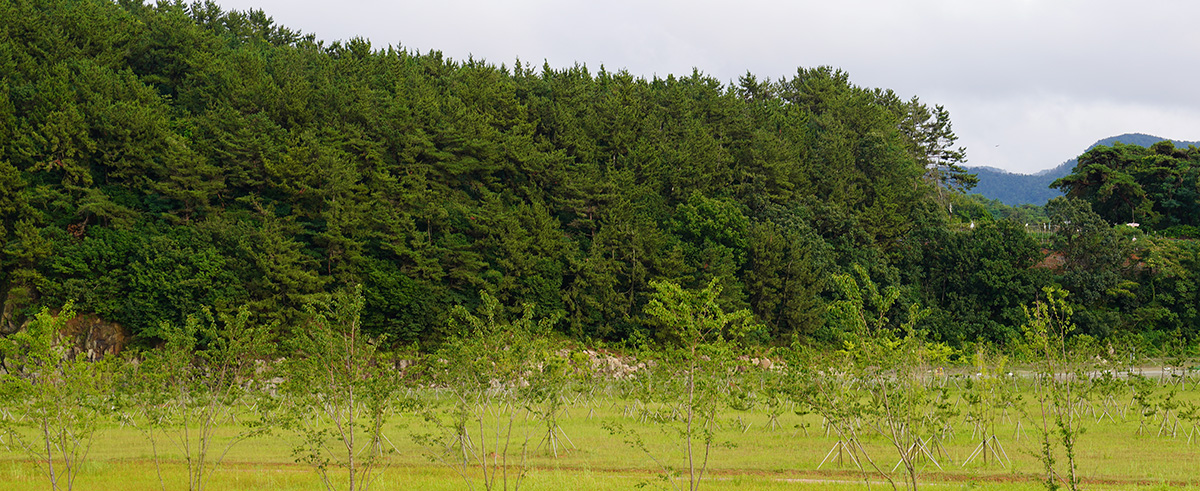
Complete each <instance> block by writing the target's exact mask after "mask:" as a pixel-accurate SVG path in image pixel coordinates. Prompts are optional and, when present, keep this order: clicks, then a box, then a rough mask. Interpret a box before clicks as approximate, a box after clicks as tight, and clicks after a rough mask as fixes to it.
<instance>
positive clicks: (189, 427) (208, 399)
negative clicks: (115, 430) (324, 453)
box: [125, 308, 268, 491]
mask: <svg viewBox="0 0 1200 491" xmlns="http://www.w3.org/2000/svg"><path fill="white" fill-rule="evenodd" d="M202 315H203V317H201V316H198V315H190V316H188V317H187V320H186V321H185V322H184V323H183V324H182V325H179V324H164V325H163V326H162V327H161V328H160V332H161V333H162V336H163V345H162V347H160V348H158V349H154V350H149V351H147V352H146V353H145V355H144V359H143V361H142V362H140V363H137V364H131V365H130V366H129V367H127V372H128V373H127V375H128V376H129V379H128V380H127V381H126V382H127V383H128V386H127V388H128V389H131V392H130V393H129V394H126V395H127V400H128V401H129V402H130V403H131V404H132V406H133V408H134V409H135V411H133V413H134V414H140V415H141V416H140V417H136V416H133V415H127V416H126V418H125V419H126V422H129V423H132V424H133V425H134V426H135V427H137V428H138V429H139V430H141V431H142V433H143V434H144V435H146V437H147V439H148V440H150V441H151V448H152V450H153V452H154V457H155V466H156V467H158V466H160V461H161V460H162V458H163V456H164V455H163V454H160V453H159V447H158V442H160V441H161V442H163V443H165V444H166V445H165V446H166V447H167V448H169V449H173V450H174V453H175V454H176V455H182V458H183V460H184V464H185V468H186V469H187V483H188V484H187V487H188V489H189V490H193V491H200V490H203V489H205V488H206V487H207V485H208V483H209V482H210V481H211V478H212V474H213V472H214V471H215V470H216V469H217V467H219V466H220V465H221V463H222V462H223V461H224V459H225V456H226V455H228V453H229V450H230V449H231V448H233V446H234V445H235V444H237V443H239V442H242V441H245V440H246V439H249V438H252V437H256V436H261V435H262V434H264V433H265V432H266V431H267V430H268V426H267V425H266V424H265V421H264V420H263V418H262V416H264V415H258V416H259V417H258V418H256V417H255V415H253V414H245V413H241V414H239V412H240V411H239V408H240V407H243V405H244V404H245V405H247V406H249V407H254V408H261V407H264V406H260V405H259V404H258V403H257V401H255V399H256V396H259V395H264V394H263V393H261V392H259V389H260V388H261V384H262V383H263V382H264V381H263V380H261V374H260V373H258V371H257V370H256V369H257V368H258V366H259V365H258V363H259V362H261V361H262V359H263V358H266V355H268V353H267V351H268V348H267V340H268V338H267V334H268V329H267V326H257V325H253V324H251V322H250V314H249V312H248V311H247V310H246V309H245V308H242V309H240V310H239V311H238V312H237V314H236V315H220V316H219V318H218V316H216V315H213V314H212V313H211V312H209V311H207V310H205V311H204V312H202ZM239 416H240V417H239ZM228 419H232V420H235V421H238V422H239V423H240V424H241V425H243V426H244V430H243V431H241V432H239V433H238V434H237V435H236V436H235V437H234V438H232V439H229V440H226V441H224V442H221V440H222V439H220V438H218V433H219V432H220V430H223V429H224V428H225V424H226V421H227V420H228ZM164 453H166V452H164ZM168 455H169V454H168ZM159 478H160V480H161V479H162V472H161V468H160V470H159ZM160 485H161V486H162V487H163V489H166V487H167V486H166V483H165V482H162V481H160Z"/></svg>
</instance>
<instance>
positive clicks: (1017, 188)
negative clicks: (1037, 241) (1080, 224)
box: [970, 133, 1200, 206]
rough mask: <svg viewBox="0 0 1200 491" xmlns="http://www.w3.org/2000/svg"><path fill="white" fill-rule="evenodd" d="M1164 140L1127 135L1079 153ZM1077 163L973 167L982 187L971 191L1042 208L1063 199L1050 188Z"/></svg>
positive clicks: (1182, 144)
mask: <svg viewBox="0 0 1200 491" xmlns="http://www.w3.org/2000/svg"><path fill="white" fill-rule="evenodd" d="M1163 140H1166V138H1161V137H1157V136H1152V135H1145V134H1142V133H1126V134H1124V135H1118V136H1110V137H1108V138H1105V139H1103V140H1100V141H1098V142H1096V143H1093V144H1092V145H1091V146H1089V147H1087V148H1086V149H1084V150H1083V151H1082V152H1079V153H1080V154H1082V153H1084V152H1087V151H1088V150H1091V149H1092V148H1095V147H1098V146H1111V145H1112V144H1113V143H1117V142H1120V143H1124V144H1126V145H1138V146H1142V147H1149V146H1150V145H1153V144H1155V143H1158V142H1160V141H1163ZM1171 142H1172V143H1174V144H1175V146H1177V147H1185V148H1186V147H1187V146H1188V145H1196V146H1200V142H1194V141H1193V142H1189V141H1180V140H1171ZM1077 163H1079V160H1078V159H1077V158H1076V159H1071V160H1068V161H1066V162H1063V163H1062V164H1060V165H1059V166H1058V167H1054V168H1052V169H1045V170H1041V171H1038V172H1036V173H1034V174H1015V173H1012V172H1008V171H1006V170H1002V169H997V168H995V167H986V166H980V167H971V168H970V171H971V172H972V173H974V174H975V175H976V176H978V177H979V184H978V185H976V186H975V188H974V189H972V190H971V192H972V193H978V194H982V195H983V196H984V197H986V198H989V199H998V200H1000V202H1002V203H1004V204H1006V205H1009V206H1017V205H1022V204H1026V203H1030V204H1034V205H1038V206H1041V205H1044V204H1046V202H1047V201H1050V198H1053V197H1055V196H1062V192H1060V191H1059V190H1057V189H1050V183H1052V182H1054V181H1055V180H1056V179H1058V178H1060V177H1063V176H1066V175H1067V174H1070V173H1071V171H1072V170H1074V169H1075V164H1077Z"/></svg>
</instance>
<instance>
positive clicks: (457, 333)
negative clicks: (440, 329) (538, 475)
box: [414, 292, 566, 490]
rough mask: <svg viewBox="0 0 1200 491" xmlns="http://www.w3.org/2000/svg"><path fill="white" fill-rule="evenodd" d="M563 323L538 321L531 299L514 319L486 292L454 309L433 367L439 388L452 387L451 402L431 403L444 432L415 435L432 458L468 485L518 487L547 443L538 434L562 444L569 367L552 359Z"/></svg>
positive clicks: (430, 415) (429, 411) (430, 412)
mask: <svg viewBox="0 0 1200 491" xmlns="http://www.w3.org/2000/svg"><path fill="white" fill-rule="evenodd" d="M557 321H558V318H557V317H555V316H551V317H545V318H542V319H535V318H534V307H533V306H532V305H526V306H525V308H524V310H523V314H522V316H521V317H520V318H518V319H514V320H512V321H508V320H506V319H504V309H503V308H502V306H501V305H500V302H499V301H498V300H496V298H495V297H493V296H491V295H489V294H487V293H486V292H482V293H480V305H479V307H478V309H477V310H476V311H475V313H471V312H469V311H468V310H467V309H466V308H464V307H462V306H458V307H455V309H454V310H453V311H452V313H451V319H450V333H451V334H452V336H451V338H450V339H449V340H447V341H446V342H445V343H444V345H443V346H442V347H441V349H439V350H438V351H437V352H435V353H434V354H433V355H432V356H431V357H430V359H431V361H430V363H429V366H428V367H427V368H428V370H429V372H430V378H431V379H432V381H433V382H434V383H435V384H436V385H437V387H438V388H440V389H443V390H444V391H446V392H447V393H449V395H450V398H451V402H450V404H451V407H450V408H449V409H448V410H443V409H442V408H438V407H435V406H433V405H430V406H426V407H425V411H424V415H425V418H426V419H427V420H428V421H430V422H432V423H434V424H435V426H437V427H438V428H439V429H440V430H442V433H440V434H431V435H416V436H415V437H414V438H415V439H416V440H417V442H418V443H420V444H422V445H424V446H425V447H426V448H428V449H429V451H430V453H431V457H432V458H434V459H435V460H439V461H442V462H444V463H446V464H448V465H450V466H451V467H453V468H454V469H455V470H457V471H458V473H459V475H460V477H461V478H462V479H463V481H464V482H465V483H466V485H467V487H470V488H473V487H475V486H476V485H477V484H481V485H482V486H483V488H484V489H487V490H494V489H504V490H508V489H514V490H515V489H519V488H520V486H521V484H522V482H523V481H524V478H525V476H526V475H527V473H528V470H529V468H528V456H529V452H530V451H531V450H533V448H534V446H535V445H536V444H537V443H538V442H539V441H540V440H535V438H538V437H539V436H545V437H547V438H552V439H553V440H552V441H551V442H549V443H550V444H551V445H554V444H555V443H554V442H555V441H556V438H557V437H556V436H555V433H554V432H555V430H556V429H558V427H557V420H556V419H555V418H556V417H557V414H558V412H559V410H561V406H560V405H559V401H560V399H559V396H561V395H562V391H563V384H564V383H565V382H566V379H565V374H564V373H563V370H564V368H565V367H564V366H563V365H562V364H561V362H560V361H554V360H552V357H554V356H556V355H555V354H553V353H552V351H551V350H550V349H549V340H548V335H549V333H550V330H551V328H552V327H553V325H554V324H555V323H556V322H557ZM531 416H533V417H534V419H535V421H532V422H531V421H530V417H531ZM538 417H541V418H542V420H541V421H538V420H537V418H538ZM510 459H512V460H513V462H510Z"/></svg>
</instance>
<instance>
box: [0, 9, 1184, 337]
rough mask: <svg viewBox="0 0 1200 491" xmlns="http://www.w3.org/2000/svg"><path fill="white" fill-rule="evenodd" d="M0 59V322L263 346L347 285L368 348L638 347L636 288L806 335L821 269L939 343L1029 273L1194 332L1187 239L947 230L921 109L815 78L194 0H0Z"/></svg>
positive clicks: (950, 172)
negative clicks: (453, 325)
mask: <svg viewBox="0 0 1200 491" xmlns="http://www.w3.org/2000/svg"><path fill="white" fill-rule="evenodd" d="M0 74H2V76H3V78H2V80H0V240H2V244H3V252H2V254H3V255H2V256H0V299H2V300H3V303H4V314H5V319H4V320H5V323H4V324H5V325H6V326H5V327H6V328H7V329H10V330H11V329H12V328H15V327H17V326H19V325H20V324H21V322H22V321H23V319H25V318H26V317H27V316H29V315H30V314H31V313H32V312H33V311H35V309H37V308H39V307H40V306H52V307H57V306H62V305H64V304H65V303H67V302H74V303H75V306H76V308H77V309H79V310H81V311H84V312H90V313H94V314H95V315H97V316H99V317H100V318H103V319H106V320H110V321H113V322H116V323H119V324H120V325H122V326H124V327H125V328H126V329H128V330H129V332H130V333H131V334H132V335H133V336H134V337H135V338H136V339H138V340H141V341H142V342H143V343H154V342H155V341H156V340H157V339H158V338H159V329H160V326H161V325H162V323H164V322H170V323H178V322H182V319H183V318H184V317H186V316H187V315H189V314H192V313H195V312H197V311H200V310H201V309H203V308H205V307H208V308H212V309H216V310H217V311H223V312H229V311H232V310H233V309H236V308H239V307H241V306H247V307H249V309H250V312H251V314H252V317H253V320H254V321H255V322H258V323H263V324H269V325H272V326H273V329H274V331H275V333H276V335H277V336H281V337H286V336H288V335H289V333H290V332H292V330H293V329H296V328H297V327H298V326H300V320H301V319H302V318H303V310H304V306H305V305H306V304H307V303H308V302H310V301H312V300H314V299H317V298H320V297H322V296H323V295H326V294H328V293H330V292H332V291H335V290H338V289H341V288H344V287H347V286H349V285H356V284H361V285H363V291H364V294H365V296H366V308H365V311H364V323H365V326H366V327H367V328H368V330H370V331H371V332H373V333H379V334H388V335H389V336H390V339H392V340H393V341H395V342H426V343H428V342H436V341H437V340H438V339H439V338H440V336H442V335H443V334H444V330H445V327H444V326H445V325H446V324H445V322H444V321H445V316H446V314H447V312H448V311H449V309H450V308H451V307H452V306H454V305H459V304H462V305H467V306H471V305H473V304H474V303H476V302H478V299H479V298H480V297H479V292H480V291H487V292H489V293H490V294H491V295H492V296H494V297H495V298H497V299H499V301H500V302H501V303H502V304H503V305H504V306H506V308H508V309H509V310H510V312H514V313H515V312H519V311H520V309H521V308H522V305H524V304H527V303H528V304H532V305H534V306H535V307H536V309H537V310H538V312H539V314H556V315H560V316H561V319H562V320H561V321H560V322H559V323H558V325H557V328H558V329H559V330H560V331H561V332H563V333H564V334H566V335H569V336H573V337H576V338H578V339H589V338H591V339H606V340H613V341H620V340H629V339H634V340H636V339H653V338H654V337H655V335H656V334H655V330H654V326H653V324H648V323H647V322H646V315H645V313H644V312H643V307H644V306H645V305H646V302H647V300H648V298H649V295H650V294H651V292H652V288H651V287H650V285H649V282H650V281H652V280H656V279H666V280H672V281H675V282H678V283H680V284H682V285H683V286H684V287H687V288H700V287H703V286H704V285H706V284H707V283H708V282H709V281H710V280H712V279H714V278H715V279H717V280H719V282H720V284H721V285H722V287H723V288H722V292H723V293H722V295H723V296H722V299H721V300H722V302H723V303H725V304H726V307H728V308H730V309H733V308H743V307H747V308H750V309H751V311H752V312H753V313H754V315H755V317H756V319H757V321H758V322H761V323H762V324H764V325H765V326H767V328H768V332H767V333H766V334H765V336H766V339H764V340H763V341H768V342H770V341H778V342H786V341H788V340H790V339H791V337H792V335H797V336H799V337H800V338H801V339H809V340H814V341H832V340H836V339H837V337H838V333H837V332H836V331H835V330H834V329H833V328H832V327H830V326H829V324H828V323H827V322H825V320H826V316H827V309H826V307H825V305H826V304H827V303H828V302H830V301H832V300H834V299H836V298H837V295H839V294H838V293H835V289H834V288H832V287H831V285H827V284H826V281H827V278H829V277H830V276H831V275H832V274H834V273H840V272H850V271H854V269H855V268H854V266H855V265H858V266H862V268H863V269H862V270H863V271H864V272H865V273H866V274H867V275H869V276H870V277H871V278H872V280H873V281H874V282H877V283H878V284H880V285H885V286H895V287H898V288H899V291H900V292H901V301H900V302H899V303H898V304H897V307H896V308H897V309H900V308H903V307H902V306H903V305H908V304H912V303H921V304H923V305H926V306H928V307H930V308H932V309H933V312H934V315H932V316H931V317H930V318H928V319H927V321H926V326H925V328H927V329H928V330H930V332H931V333H932V334H933V335H934V336H935V337H937V338H940V339H943V340H946V341H948V342H951V343H962V342H972V341H975V340H994V341H999V342H1004V341H1005V340H1006V339H1010V338H1011V337H1012V336H1015V335H1017V333H1019V326H1020V324H1021V323H1022V322H1023V319H1024V317H1023V316H1024V314H1023V312H1022V307H1021V306H1022V305H1025V304H1028V303H1029V302H1030V301H1032V300H1033V299H1035V298H1036V297H1037V296H1038V292H1039V288H1040V287H1041V286H1043V285H1045V284H1049V283H1050V282H1052V281H1060V280H1056V278H1059V276H1058V275H1065V276H1062V278H1067V279H1064V280H1061V281H1062V282H1063V283H1064V284H1066V285H1067V286H1068V287H1069V288H1072V294H1073V295H1075V296H1074V297H1072V298H1073V299H1078V301H1079V302H1080V303H1079V305H1080V306H1081V307H1083V310H1086V311H1087V312H1088V313H1089V314H1087V315H1091V317H1087V315H1084V316H1083V317H1085V320H1084V321H1081V326H1082V327H1083V328H1084V329H1085V330H1086V331H1087V332H1092V333H1094V334H1097V335H1104V334H1108V333H1110V332H1114V331H1120V332H1126V333H1142V332H1149V331H1154V332H1168V331H1171V330H1174V331H1177V332H1182V333H1183V335H1188V336H1190V335H1192V334H1193V333H1194V332H1195V324H1194V323H1195V321H1196V320H1195V315H1194V313H1185V312H1183V311H1177V310H1172V309H1173V308H1174V303H1172V304H1171V305H1167V306H1164V304H1163V302H1164V301H1165V300H1161V299H1160V298H1159V297H1161V296H1162V295H1163V294H1162V293H1161V292H1163V291H1164V290H1165V289H1169V288H1175V286H1174V283H1171V282H1173V281H1176V279H1178V281H1184V277H1186V281H1189V282H1190V281H1191V279H1190V278H1191V275H1192V273H1191V272H1192V271H1194V266H1193V264H1194V254H1193V253H1192V252H1191V249H1190V246H1182V245H1180V246H1174V245H1173V246H1171V247H1176V248H1187V252H1186V259H1178V260H1177V261H1176V262H1177V263H1179V264H1180V266H1179V268H1178V269H1176V270H1171V271H1173V272H1172V273H1170V274H1172V275H1175V276H1171V277H1169V278H1168V277H1153V278H1151V277H1149V276H1146V275H1147V274H1149V273H1148V270H1145V269H1139V268H1137V267H1135V266H1136V265H1131V264H1130V263H1129V262H1128V261H1125V260H1124V258H1128V257H1130V256H1129V255H1128V254H1132V252H1130V251H1126V250H1125V249H1120V250H1110V249H1111V248H1110V249H1105V250H1104V251H1103V253H1104V254H1106V255H1105V256H1104V257H1105V258H1107V259H1106V261H1107V262H1104V261H1096V260H1093V255H1094V254H1100V252H1097V251H1096V250H1094V249H1088V247H1093V248H1094V247H1102V246H1103V247H1107V246H1106V245H1104V244H1108V243H1107V242H1103V241H1102V240H1100V239H1099V238H1097V237H1098V236H1094V234H1115V233H1118V232H1117V231H1114V230H1113V229H1111V228H1107V227H1104V228H1097V229H1095V230H1091V231H1090V232H1084V234H1087V233H1092V234H1093V235H1085V236H1079V235H1071V236H1069V237H1065V236H1064V237H1062V238H1061V239H1062V240H1063V241H1064V242H1062V243H1061V244H1058V243H1056V245H1059V246H1061V247H1062V248H1064V251H1067V252H1064V254H1067V255H1068V262H1067V266H1065V267H1064V268H1063V269H1058V270H1053V269H1045V268H1034V267H1033V266H1034V265H1035V264H1037V263H1039V262H1040V261H1042V259H1043V257H1044V253H1043V252H1042V251H1041V250H1040V249H1039V246H1038V245H1037V242H1036V241H1035V240H1034V239H1033V238H1031V237H1030V236H1029V235H1027V234H1026V233H1025V231H1024V229H1023V228H1022V227H1020V226H1018V225H1017V224H1015V223H1014V222H996V223H982V224H981V226H980V227H977V228H973V229H970V230H969V231H961V232H960V231H956V230H959V229H958V228H957V227H951V226H950V224H949V222H950V220H951V219H950V217H949V216H948V215H947V214H946V210H947V206H946V205H947V204H949V203H951V202H953V201H954V200H961V197H960V196H959V195H958V194H957V190H958V189H961V188H962V187H964V186H966V185H969V184H970V180H971V176H970V175H967V174H965V172H963V171H962V169H961V168H960V167H959V166H958V164H960V163H962V162H963V159H964V157H963V155H962V150H961V149H957V148H954V143H955V138H954V135H953V132H952V131H951V127H950V120H949V115H948V114H947V113H946V112H945V111H944V110H943V109H942V108H941V107H936V106H935V107H929V106H927V105H925V104H924V103H922V102H921V101H919V100H918V99H916V98H908V97H907V96H905V97H902V96H900V95H897V94H894V93H893V92H891V91H888V90H881V89H870V88H863V87H859V86H856V85H854V84H853V83H852V82H851V81H850V79H849V76H848V75H847V74H846V73H844V72H841V71H839V70H836V69H832V68H824V67H822V68H801V69H798V70H797V72H796V74H795V75H792V76H790V77H786V78H783V79H780V80H761V79H759V78H757V77H755V76H753V75H750V74H747V75H746V76H744V77H742V78H741V79H740V80H739V81H738V82H736V83H733V84H730V85H726V84H723V83H722V82H720V81H718V80H715V79H713V78H711V77H707V76H705V75H703V74H702V73H700V72H695V73H692V74H687V75H682V76H668V77H666V78H654V79H644V78H639V77H635V76H632V75H630V74H629V73H626V72H623V71H609V70H607V69H605V68H603V67H601V68H599V69H592V68H590V67H584V66H575V67H571V68H565V69H559V68H552V67H550V66H541V67H534V66H530V65H528V64H526V63H524V62H521V61H513V62H508V63H506V64H497V63H496V62H495V61H494V60H489V61H483V60H450V59H447V58H445V57H443V56H442V55H441V54H440V53H438V52H429V53H417V52H413V51H411V50H407V49H404V48H403V47H381V46H373V45H371V44H370V43H369V42H368V41H366V40H363V39H354V40H350V41H348V42H336V43H325V42H321V41H318V40H316V39H314V38H313V37H312V36H306V35H303V34H301V33H298V32H294V31H292V30H289V29H287V28H285V27H282V26H278V25H276V24H274V23H273V22H272V21H271V19H270V17H269V16H268V15H266V14H264V13H262V12H248V13H242V12H223V11H221V10H220V9H219V8H218V7H216V6H215V5H213V4H196V5H191V6H185V5H181V4H160V5H157V6H147V5H142V4H141V3H140V2H138V1H137V0H121V1H119V2H117V3H113V2H110V1H107V0H8V1H5V2H3V3H0ZM1084 206H1085V207H1086V205H1084ZM1057 213H1060V214H1071V217H1073V218H1072V219H1073V220H1075V221H1073V223H1083V222H1080V221H1078V220H1086V219H1088V217H1091V216H1094V214H1091V215H1089V213H1091V212H1090V211H1089V210H1087V209H1084V208H1079V207H1066V208H1063V209H1062V210H1059V211H1057ZM1104 237H1108V236H1107V235H1105V236H1104ZM1056 240H1057V239H1056ZM1097 241H1099V242H1097ZM1148 242H1149V241H1143V242H1141V243H1139V246H1141V245H1144V244H1148ZM1128 243H1129V242H1128V241H1125V242H1121V244H1123V245H1122V246H1121V247H1125V245H1124V244H1128ZM1096 244H1101V245H1096ZM1071 254H1076V256H1072V255H1071ZM1122 254H1125V255H1123V256H1122ZM1172 254H1174V253H1172ZM1179 254H1184V253H1183V252H1180V253H1179ZM1172 257H1174V256H1172ZM1155 271H1158V270H1155ZM1071 275H1076V276H1078V275H1085V276H1087V278H1088V279H1081V280H1078V281H1074V280H1070V278H1074V277H1075V276H1071ZM1088 275H1091V276H1088ZM1093 277H1094V278H1093ZM1095 278H1102V279H1103V281H1100V280H1096V279H1095ZM1147 278H1150V279H1147ZM1164 278H1166V279H1164ZM1173 278H1176V279H1173ZM1072 281H1074V282H1072ZM1168 283H1170V284H1168ZM1189 284H1190V283H1189ZM1143 289H1144V290H1145V291H1147V292H1149V291H1155V292H1159V293H1158V294H1157V295H1158V296H1155V295H1154V294H1150V295H1145V294H1143V293H1142V292H1143ZM1177 289H1178V291H1179V293H1178V294H1175V296H1173V297H1172V298H1171V300H1170V302H1176V303H1178V302H1181V303H1183V304H1188V302H1194V301H1195V298H1194V297H1195V293H1194V291H1195V290H1194V289H1188V288H1187V287H1185V286H1178V287H1177ZM1146 309H1150V310H1146ZM1146 312H1152V313H1150V314H1147V313H1146ZM1164 312H1166V313H1164ZM1188 312H1191V311H1188ZM1160 314H1161V315H1160ZM896 317H897V318H898V317H899V315H896ZM1087 319H1093V321H1088V320H1087ZM1147 319H1149V320H1147Z"/></svg>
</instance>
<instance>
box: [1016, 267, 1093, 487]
mask: <svg viewBox="0 0 1200 491" xmlns="http://www.w3.org/2000/svg"><path fill="white" fill-rule="evenodd" d="M1042 292H1043V295H1044V296H1045V298H1044V299H1042V300H1037V301H1035V302H1034V304H1033V306H1032V307H1026V308H1025V315H1026V318H1027V321H1026V323H1025V326H1024V332H1025V342H1026V343H1027V344H1028V346H1029V348H1030V350H1031V351H1032V352H1033V353H1034V354H1035V357H1036V360H1035V368H1036V371H1037V373H1036V377H1037V379H1036V381H1037V384H1036V389H1035V391H1034V393H1035V397H1037V400H1038V407H1039V409H1040V411H1041V412H1040V422H1039V423H1040V424H1039V428H1038V429H1039V430H1040V433H1041V450H1040V453H1039V454H1038V457H1039V459H1040V460H1041V461H1042V468H1043V472H1044V473H1045V476H1044V481H1043V484H1045V486H1046V489H1051V490H1054V489H1059V488H1060V487H1061V486H1060V482H1061V483H1063V484H1066V486H1067V487H1068V488H1069V489H1071V490H1072V491H1076V490H1078V489H1079V482H1080V480H1079V475H1078V472H1077V469H1078V465H1077V462H1076V452H1075V449H1076V445H1077V444H1078V439H1079V436H1080V435H1081V434H1083V430H1084V428H1083V418H1082V417H1081V415H1080V413H1079V412H1078V411H1076V410H1075V405H1076V403H1077V402H1078V401H1080V400H1082V398H1083V397H1084V395H1085V394H1086V393H1087V391H1088V388H1089V385H1090V378H1089V377H1088V376H1087V373H1088V360H1090V359H1091V356H1090V355H1091V353H1088V349H1087V348H1090V347H1092V346H1090V343H1089V342H1088V341H1089V338H1083V337H1080V338H1072V337H1071V334H1072V332H1073V331H1074V330H1075V324H1074V323H1073V322H1072V321H1071V316H1072V314H1073V309H1072V308H1071V305H1070V304H1069V303H1068V302H1067V300H1066V297H1067V292H1066V291H1065V290H1062V289H1059V288H1057V287H1045V288H1043V289H1042ZM1056 436H1057V438H1055V437H1056ZM1060 446H1061V448H1062V452H1063V455H1064V457H1065V458H1066V469H1065V474H1066V476H1065V479H1064V478H1062V477H1060V473H1059V471H1058V469H1057V468H1056V465H1055V464H1056V463H1057V462H1056V461H1057V458H1056V454H1057V448H1058V447H1060Z"/></svg>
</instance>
